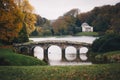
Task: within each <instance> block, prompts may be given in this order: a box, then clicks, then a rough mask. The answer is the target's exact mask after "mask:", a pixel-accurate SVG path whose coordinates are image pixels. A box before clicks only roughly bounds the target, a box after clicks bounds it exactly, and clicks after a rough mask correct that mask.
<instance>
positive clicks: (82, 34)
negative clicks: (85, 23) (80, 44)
mask: <svg viewBox="0 0 120 80" xmlns="http://www.w3.org/2000/svg"><path fill="white" fill-rule="evenodd" d="M76 36H98V33H97V32H79V33H77V34H76Z"/></svg>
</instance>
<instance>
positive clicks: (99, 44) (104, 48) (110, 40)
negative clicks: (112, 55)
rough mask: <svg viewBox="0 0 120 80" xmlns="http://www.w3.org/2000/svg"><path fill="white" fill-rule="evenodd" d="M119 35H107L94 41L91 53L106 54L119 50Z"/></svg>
mask: <svg viewBox="0 0 120 80" xmlns="http://www.w3.org/2000/svg"><path fill="white" fill-rule="evenodd" d="M119 41H120V35H118V34H107V35H105V36H102V37H100V38H99V39H96V40H95V41H94V42H93V44H92V51H94V52H108V51H115V50H120V42H119Z"/></svg>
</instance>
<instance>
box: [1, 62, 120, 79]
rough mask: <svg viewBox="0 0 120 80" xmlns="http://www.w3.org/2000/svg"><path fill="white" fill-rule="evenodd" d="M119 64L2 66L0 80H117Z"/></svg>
mask: <svg viewBox="0 0 120 80" xmlns="http://www.w3.org/2000/svg"><path fill="white" fill-rule="evenodd" d="M118 79H120V64H99V65H98V64H97V65H89V66H27V67H26V66H2V67H0V80H118Z"/></svg>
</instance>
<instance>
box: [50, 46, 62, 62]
mask: <svg viewBox="0 0 120 80" xmlns="http://www.w3.org/2000/svg"><path fill="white" fill-rule="evenodd" d="M55 56H56V57H55ZM48 59H49V60H58V61H59V60H61V59H62V49H61V47H60V46H58V45H49V47H48Z"/></svg>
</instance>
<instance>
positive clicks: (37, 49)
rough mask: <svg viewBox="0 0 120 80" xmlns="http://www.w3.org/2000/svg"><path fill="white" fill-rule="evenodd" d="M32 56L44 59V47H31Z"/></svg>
mask: <svg viewBox="0 0 120 80" xmlns="http://www.w3.org/2000/svg"><path fill="white" fill-rule="evenodd" d="M32 51H33V55H34V57H36V58H38V59H40V60H43V59H44V49H43V48H42V47H41V46H35V47H33V49H32Z"/></svg>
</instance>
